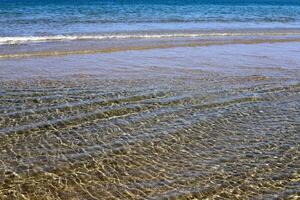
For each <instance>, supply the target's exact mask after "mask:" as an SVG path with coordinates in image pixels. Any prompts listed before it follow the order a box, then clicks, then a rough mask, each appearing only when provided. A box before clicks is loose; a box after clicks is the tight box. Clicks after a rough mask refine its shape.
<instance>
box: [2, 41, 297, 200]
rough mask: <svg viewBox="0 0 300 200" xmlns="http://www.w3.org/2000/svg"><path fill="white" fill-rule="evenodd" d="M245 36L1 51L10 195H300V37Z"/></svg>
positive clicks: (6, 195) (83, 199) (6, 192)
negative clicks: (80, 50)
mask: <svg viewBox="0 0 300 200" xmlns="http://www.w3.org/2000/svg"><path fill="white" fill-rule="evenodd" d="M236 43H238V42H236ZM236 43H232V42H231V43H230V42H227V43H226V44H222V45H218V44H214V45H208V46H207V45H206V46H193V47H186V46H185V47H182V46H181V47H176V48H163V49H161V48H155V49H148V50H128V49H127V50H126V51H122V50H120V51H117V52H110V53H96V54H76V55H72V54H71V55H65V56H53V55H52V56H46V57H44V56H29V57H27V58H20V57H19V58H17V59H16V58H15V59H12V58H10V59H1V60H0V68H1V70H0V152H1V153H0V199H72V200H75V199H80V200H87V199H205V198H208V199H277V198H279V199H298V198H299V197H300V194H299V188H300V185H299V182H300V174H299V169H300V160H299V156H300V153H299V141H300V135H299V130H300V57H299V56H298V55H299V53H300V50H299V47H300V43H299V42H289V41H282V42H274V41H269V42H266V41H264V42H261V43H259V44H258V43H251V44H247V43H244V44H236ZM240 43H241V42H240ZM18 48H19V47H18Z"/></svg>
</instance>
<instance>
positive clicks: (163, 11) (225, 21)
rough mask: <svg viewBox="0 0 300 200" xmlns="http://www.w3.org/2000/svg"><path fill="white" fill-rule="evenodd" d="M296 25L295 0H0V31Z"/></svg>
mask: <svg viewBox="0 0 300 200" xmlns="http://www.w3.org/2000/svg"><path fill="white" fill-rule="evenodd" d="M260 27H264V28H299V27H300V1H299V0H260V1H259V0H244V1H243V0H227V1H225V0H202V1H201V0H199V1H196V0H194V1H193V0H152V1H150V0H136V1H130V0H119V1H96V0H87V1H83V0H80V1H75V0H73V1H71V0H66V1H62V0H45V1H42V0H39V1H38V0H31V1H30V0H28V1H26V0H0V37H8V36H47V35H62V34H97V33H103V32H106V33H107V32H108V33H110V32H127V31H159V30H197V29H226V28H260Z"/></svg>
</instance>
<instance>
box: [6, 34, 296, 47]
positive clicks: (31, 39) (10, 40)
mask: <svg viewBox="0 0 300 200" xmlns="http://www.w3.org/2000/svg"><path fill="white" fill-rule="evenodd" d="M265 35H270V36H276V35H278V36H280V35H300V33H298V32H250V33H249V32H243V33H237V32H236V33H235V32H224V33H221V32H213V33H160V34H110V35H109V34H106V35H54V36H27V37H26V36H24V37H0V45H9V44H24V43H39V42H57V41H72V40H112V39H158V38H177V37H190V38H193V37H222V36H265Z"/></svg>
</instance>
